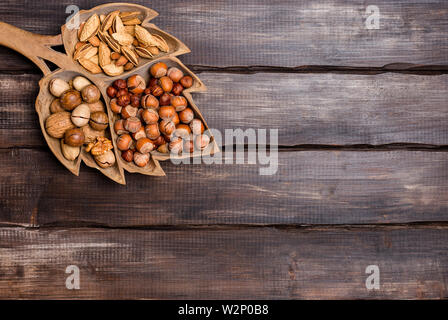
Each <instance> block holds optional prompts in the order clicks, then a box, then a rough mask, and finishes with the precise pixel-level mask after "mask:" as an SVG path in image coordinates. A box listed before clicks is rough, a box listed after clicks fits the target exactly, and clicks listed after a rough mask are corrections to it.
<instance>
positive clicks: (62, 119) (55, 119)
mask: <svg viewBox="0 0 448 320" xmlns="http://www.w3.org/2000/svg"><path fill="white" fill-rule="evenodd" d="M70 117H71V113H70V112H67V111H62V112H56V113H53V114H52V115H51V116H49V117H48V118H47V120H46V121H45V130H46V131H47V133H48V134H49V135H50V136H52V137H53V138H58V139H60V138H62V137H63V136H64V133H65V131H67V130H68V129H73V128H75V125H74V124H73V122H72V120H71V119H70Z"/></svg>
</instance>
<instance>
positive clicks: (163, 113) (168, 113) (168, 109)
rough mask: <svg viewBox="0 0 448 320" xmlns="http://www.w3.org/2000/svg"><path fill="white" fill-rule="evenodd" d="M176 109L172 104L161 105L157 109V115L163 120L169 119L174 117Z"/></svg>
mask: <svg viewBox="0 0 448 320" xmlns="http://www.w3.org/2000/svg"><path fill="white" fill-rule="evenodd" d="M175 114H176V110H175V109H174V107H173V106H163V107H160V109H159V117H160V118H162V119H164V120H171V119H173V118H174V116H175Z"/></svg>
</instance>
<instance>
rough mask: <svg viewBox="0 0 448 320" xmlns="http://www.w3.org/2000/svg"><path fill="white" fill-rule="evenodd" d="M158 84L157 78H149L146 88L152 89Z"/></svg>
mask: <svg viewBox="0 0 448 320" xmlns="http://www.w3.org/2000/svg"><path fill="white" fill-rule="evenodd" d="M158 83H159V79H157V78H151V79H149V82H148V88H151V87H154V86H156V85H157V84H158Z"/></svg>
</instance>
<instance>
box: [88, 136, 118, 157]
mask: <svg viewBox="0 0 448 320" xmlns="http://www.w3.org/2000/svg"><path fill="white" fill-rule="evenodd" d="M113 148H114V147H113V145H112V141H110V140H109V139H107V138H105V137H97V138H96V141H95V142H91V143H89V144H88V145H87V147H86V151H87V152H90V153H91V154H92V156H100V155H103V154H105V153H106V152H107V151H109V150H111V149H113Z"/></svg>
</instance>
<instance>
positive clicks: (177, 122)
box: [171, 113, 180, 126]
mask: <svg viewBox="0 0 448 320" xmlns="http://www.w3.org/2000/svg"><path fill="white" fill-rule="evenodd" d="M171 121H173V122H174V124H175V125H176V126H177V125H178V124H179V122H180V120H179V115H178V114H177V113H175V114H174V117H173V119H172V120H171Z"/></svg>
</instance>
